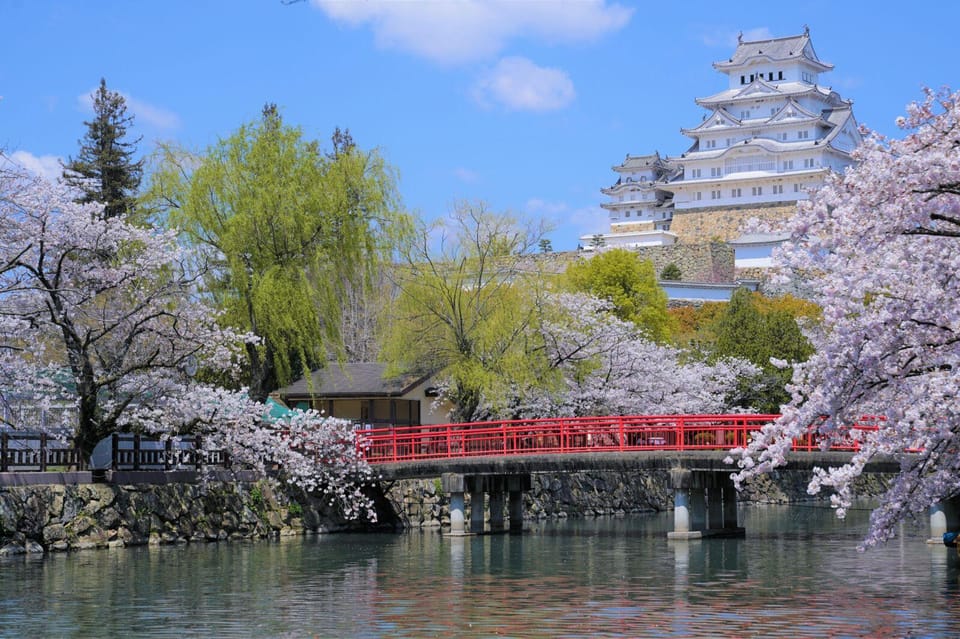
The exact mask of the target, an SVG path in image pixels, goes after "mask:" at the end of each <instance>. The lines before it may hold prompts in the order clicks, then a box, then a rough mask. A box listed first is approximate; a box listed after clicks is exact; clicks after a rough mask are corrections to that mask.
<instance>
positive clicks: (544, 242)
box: [538, 237, 553, 253]
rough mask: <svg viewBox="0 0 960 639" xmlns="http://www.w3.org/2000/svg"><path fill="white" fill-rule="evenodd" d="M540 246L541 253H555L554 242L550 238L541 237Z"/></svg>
mask: <svg viewBox="0 0 960 639" xmlns="http://www.w3.org/2000/svg"><path fill="white" fill-rule="evenodd" d="M538 247H539V249H540V252H541V253H553V244H552V243H551V242H550V240H549V239H548V238H545V237H544V238H541V239H540V242H539V244H538Z"/></svg>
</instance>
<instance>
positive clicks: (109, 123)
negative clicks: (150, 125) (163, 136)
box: [63, 78, 143, 218]
mask: <svg viewBox="0 0 960 639" xmlns="http://www.w3.org/2000/svg"><path fill="white" fill-rule="evenodd" d="M84 124H85V125H86V126H87V131H86V133H85V134H84V136H83V139H82V140H80V141H79V144H80V154H79V155H78V156H77V157H76V158H70V159H69V160H68V161H67V163H66V164H64V165H63V177H64V180H65V181H66V182H67V183H68V184H70V185H71V186H75V187H77V188H79V189H80V190H81V191H82V192H83V196H82V197H81V198H80V200H79V201H80V202H84V203H86V202H99V203H101V204H103V205H104V208H103V214H102V215H103V217H104V218H112V217H117V216H119V215H125V214H128V213H130V212H131V211H133V209H134V207H135V204H136V193H137V190H138V189H139V188H140V179H141V177H142V175H143V160H136V161H135V160H134V156H135V155H136V150H137V149H136V145H137V143H138V142H140V138H137V139H136V140H127V139H126V136H127V129H128V128H129V127H130V126H131V125H132V124H133V116H132V115H127V103H126V100H125V99H124V97H123V96H122V95H120V94H119V93H117V92H116V91H110V90H108V89H107V81H106V80H104V79H102V78H101V80H100V87H99V88H98V89H97V91H96V92H95V93H94V94H93V119H92V120H90V121H89V122H84Z"/></svg>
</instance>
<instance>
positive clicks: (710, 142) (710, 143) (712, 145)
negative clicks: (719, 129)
mask: <svg viewBox="0 0 960 639" xmlns="http://www.w3.org/2000/svg"><path fill="white" fill-rule="evenodd" d="M705 146H706V147H707V148H708V149H715V148H717V141H716V140H707V142H706V144H705Z"/></svg>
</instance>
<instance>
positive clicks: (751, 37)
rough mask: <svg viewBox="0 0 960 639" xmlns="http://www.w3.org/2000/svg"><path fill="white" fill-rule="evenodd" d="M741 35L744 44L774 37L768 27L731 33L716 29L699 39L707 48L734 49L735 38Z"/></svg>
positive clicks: (728, 30) (727, 30) (726, 30)
mask: <svg viewBox="0 0 960 639" xmlns="http://www.w3.org/2000/svg"><path fill="white" fill-rule="evenodd" d="M741 35H742V37H743V41H744V42H754V41H757V40H771V39H772V38H774V37H775V36H774V35H773V33H772V32H771V31H770V28H769V27H754V28H753V29H747V30H746V31H732V30H730V29H717V30H715V31H710V32H707V33H703V34H701V36H700V39H701V40H702V41H703V43H704V44H705V45H707V46H708V47H725V48H734V47H736V46H737V38H738V37H740V36H741Z"/></svg>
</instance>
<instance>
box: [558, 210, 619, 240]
mask: <svg viewBox="0 0 960 639" xmlns="http://www.w3.org/2000/svg"><path fill="white" fill-rule="evenodd" d="M566 223H567V224H568V225H569V226H571V227H572V228H574V229H576V231H577V234H578V236H584V235H595V234H596V233H609V232H610V217H609V215H608V214H607V212H606V211H605V210H604V209H602V208H600V207H599V206H595V205H594V206H584V207H581V208H579V209H575V210H573V211H571V212H570V214H569V215H568V216H567V220H566Z"/></svg>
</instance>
